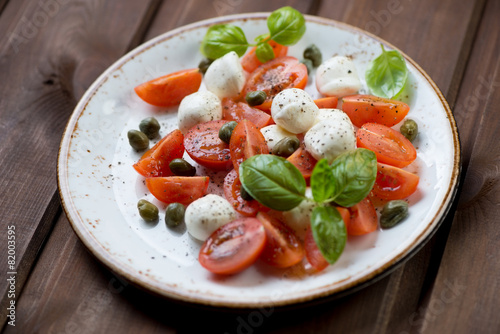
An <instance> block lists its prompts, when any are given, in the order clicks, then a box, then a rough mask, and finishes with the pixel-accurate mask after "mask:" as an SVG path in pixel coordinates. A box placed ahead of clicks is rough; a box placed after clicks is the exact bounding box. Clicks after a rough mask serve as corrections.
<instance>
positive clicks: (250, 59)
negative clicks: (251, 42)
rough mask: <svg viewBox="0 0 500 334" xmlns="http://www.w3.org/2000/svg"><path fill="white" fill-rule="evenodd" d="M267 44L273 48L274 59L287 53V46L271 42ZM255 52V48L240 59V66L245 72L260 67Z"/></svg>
mask: <svg viewBox="0 0 500 334" xmlns="http://www.w3.org/2000/svg"><path fill="white" fill-rule="evenodd" d="M267 44H269V45H270V46H271V47H272V48H273V52H274V57H275V58H277V57H283V56H286V54H287V52H288V46H284V45H281V44H278V43H276V42H275V41H273V40H271V41H269V42H267ZM255 50H257V47H256V46H254V47H253V48H251V49H250V51H248V53H247V54H245V55H244V56H243V58H241V66H243V69H244V70H245V71H247V72H253V71H255V69H256V68H257V67H259V66H260V65H262V63H261V62H260V60H259V59H258V58H257V55H256V54H255Z"/></svg>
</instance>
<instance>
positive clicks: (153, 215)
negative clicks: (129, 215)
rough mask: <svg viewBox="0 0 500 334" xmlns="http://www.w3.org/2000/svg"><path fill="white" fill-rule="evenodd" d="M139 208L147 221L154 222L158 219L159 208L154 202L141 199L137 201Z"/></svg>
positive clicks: (140, 213)
mask: <svg viewBox="0 0 500 334" xmlns="http://www.w3.org/2000/svg"><path fill="white" fill-rule="evenodd" d="M137 209H138V210H139V215H140V216H141V217H142V219H144V220H145V221H147V222H154V221H157V220H158V208H157V207H156V205H154V204H153V203H151V202H148V201H146V200H145V199H141V200H139V202H137Z"/></svg>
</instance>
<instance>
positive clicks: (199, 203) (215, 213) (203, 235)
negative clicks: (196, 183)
mask: <svg viewBox="0 0 500 334" xmlns="http://www.w3.org/2000/svg"><path fill="white" fill-rule="evenodd" d="M235 219H236V211H235V210H234V208H233V206H232V205H231V204H230V203H229V202H228V201H227V200H226V199H225V198H223V197H221V196H218V195H214V194H209V195H206V196H205V197H202V198H199V199H197V200H196V201H194V202H193V203H191V204H189V205H188V207H187V209H186V213H185V215H184V221H185V222H186V228H187V231H188V232H189V234H191V236H192V237H193V238H195V239H198V240H201V241H205V240H207V239H208V237H209V236H210V235H211V234H212V233H213V232H214V231H215V230H216V229H218V228H219V227H221V226H222V225H225V224H227V223H229V222H231V221H233V220H235Z"/></svg>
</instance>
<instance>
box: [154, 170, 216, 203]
mask: <svg viewBox="0 0 500 334" xmlns="http://www.w3.org/2000/svg"><path fill="white" fill-rule="evenodd" d="M208 182H209V178H208V176H169V177H149V178H147V179H146V187H148V189H149V191H150V192H151V194H153V196H154V197H156V198H157V199H158V200H160V201H162V202H164V203H167V204H170V203H181V204H184V205H188V204H190V203H191V202H193V201H195V200H197V199H198V198H201V197H203V196H205V195H206V194H207V189H208Z"/></svg>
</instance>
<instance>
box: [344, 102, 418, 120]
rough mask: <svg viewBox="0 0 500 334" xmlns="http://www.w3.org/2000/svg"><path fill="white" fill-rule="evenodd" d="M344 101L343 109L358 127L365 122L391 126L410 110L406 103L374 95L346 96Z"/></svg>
mask: <svg viewBox="0 0 500 334" xmlns="http://www.w3.org/2000/svg"><path fill="white" fill-rule="evenodd" d="M342 101H343V102H342V110H343V111H344V112H345V113H346V114H347V115H348V116H349V118H350V119H351V122H352V124H354V125H356V126H357V127H360V126H362V125H363V124H365V123H378V124H383V125H385V126H389V127H391V126H394V125H396V124H398V123H399V122H401V121H402V120H403V118H405V117H406V115H407V114H408V111H410V107H409V106H408V105H407V104H406V103H403V102H400V101H395V100H389V99H384V98H381V97H378V96H372V95H352V96H346V97H344V98H342Z"/></svg>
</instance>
